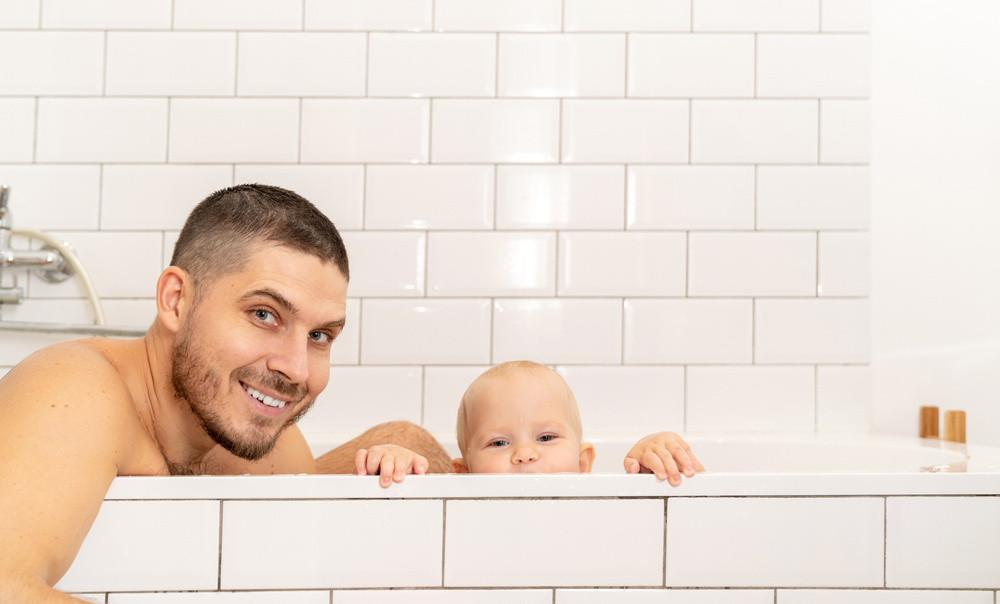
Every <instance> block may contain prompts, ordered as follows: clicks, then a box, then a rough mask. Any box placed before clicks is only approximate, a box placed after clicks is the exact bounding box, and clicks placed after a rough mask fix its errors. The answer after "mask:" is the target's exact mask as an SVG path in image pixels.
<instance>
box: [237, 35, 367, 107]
mask: <svg viewBox="0 0 1000 604" xmlns="http://www.w3.org/2000/svg"><path fill="white" fill-rule="evenodd" d="M317 57H322V60H317ZM236 94H238V95H240V96H364V94H365V35H364V34H362V33H330V34H328V33H301V32H300V33H277V32H266V33H242V34H240V56H239V74H238V79H237V86H236Z"/></svg>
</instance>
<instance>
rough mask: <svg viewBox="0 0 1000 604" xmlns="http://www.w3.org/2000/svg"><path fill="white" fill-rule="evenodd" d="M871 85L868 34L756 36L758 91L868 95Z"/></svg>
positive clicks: (768, 94)
mask: <svg viewBox="0 0 1000 604" xmlns="http://www.w3.org/2000/svg"><path fill="white" fill-rule="evenodd" d="M870 89H871V43H870V41H869V38H868V36H867V35H849V34H848V35H837V36H830V35H822V34H776V35H760V36H757V96H760V97H824V98H829V97H861V98H867V97H868V96H869V94H870Z"/></svg>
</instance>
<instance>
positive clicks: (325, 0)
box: [306, 0, 434, 31]
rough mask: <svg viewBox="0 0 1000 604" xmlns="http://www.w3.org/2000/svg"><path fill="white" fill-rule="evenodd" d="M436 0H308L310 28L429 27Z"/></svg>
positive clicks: (412, 29) (408, 29)
mask: <svg viewBox="0 0 1000 604" xmlns="http://www.w3.org/2000/svg"><path fill="white" fill-rule="evenodd" d="M433 16H434V2H433V0H306V30H310V29H333V30H360V31H368V30H377V31H392V30H402V31H427V30H430V29H431V26H432V23H431V21H432V19H433Z"/></svg>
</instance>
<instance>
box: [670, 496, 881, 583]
mask: <svg viewBox="0 0 1000 604" xmlns="http://www.w3.org/2000/svg"><path fill="white" fill-rule="evenodd" d="M884 525H885V521H884V514H883V500H882V499H880V498H860V499H855V498H820V497H809V498H793V499H784V498H763V499H757V498H725V497H722V498H693V497H692V498H681V497H678V498H673V499H671V500H670V503H669V505H667V576H666V584H667V585H668V586H692V587H693V586H698V587H715V586H718V587H723V586H729V585H739V586H745V587H758V586H759V587H775V586H779V587H808V586H815V585H823V586H827V587H841V586H843V587H881V586H882V564H883V557H882V545H883V543H882V537H883V530H884ZM705 543H716V544H719V547H704V546H703V545H704V544H705Z"/></svg>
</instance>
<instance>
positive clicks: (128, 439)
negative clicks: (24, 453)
mask: <svg viewBox="0 0 1000 604" xmlns="http://www.w3.org/2000/svg"><path fill="white" fill-rule="evenodd" d="M121 344H124V343H115V342H108V341H103V340H99V339H94V340H78V341H75V342H66V343H62V344H55V345H52V346H48V347H46V348H43V349H41V350H39V351H37V352H35V353H34V354H32V355H30V356H28V357H27V358H25V359H24V360H23V361H21V363H19V364H18V365H16V366H15V367H14V368H13V369H11V371H10V372H9V373H8V374H7V375H6V376H4V378H3V379H2V380H0V425H6V426H8V427H9V428H11V429H12V430H13V427H14V426H22V427H24V428H28V427H34V428H36V430H29V431H26V432H22V433H21V434H19V435H17V437H16V438H17V440H19V441H21V442H22V444H24V445H28V447H29V449H31V448H34V447H35V446H42V445H45V446H57V447H58V446H60V442H51V441H54V440H56V439H57V438H58V439H65V438H69V439H70V442H75V441H77V440H78V439H85V438H93V437H94V436H95V435H96V434H100V438H101V440H103V441H104V443H105V445H106V446H108V447H109V450H108V452H107V456H108V461H109V462H110V461H113V462H116V463H117V462H120V461H122V460H124V459H126V458H127V457H128V454H129V453H130V451H129V450H128V449H131V445H132V444H133V443H134V441H135V437H136V434H135V432H136V431H137V430H140V431H141V424H140V423H139V421H138V417H137V414H136V401H135V400H134V396H133V394H132V392H131V390H130V388H129V381H130V379H132V376H129V375H126V374H125V372H123V369H122V368H123V367H127V366H128V364H129V358H128V357H129V356H130V354H132V352H130V348H129V347H128V346H122V345H121ZM42 427H44V428H45V429H43V430H38V429H39V428H42ZM3 432H5V431H4V430H3V428H0V433H3ZM57 435H59V436H57ZM6 436H8V437H11V436H14V435H11V434H8V435H6ZM46 441H49V442H46ZM63 442H65V441H64V440H63ZM66 444H68V443H66ZM77 444H78V443H77Z"/></svg>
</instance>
